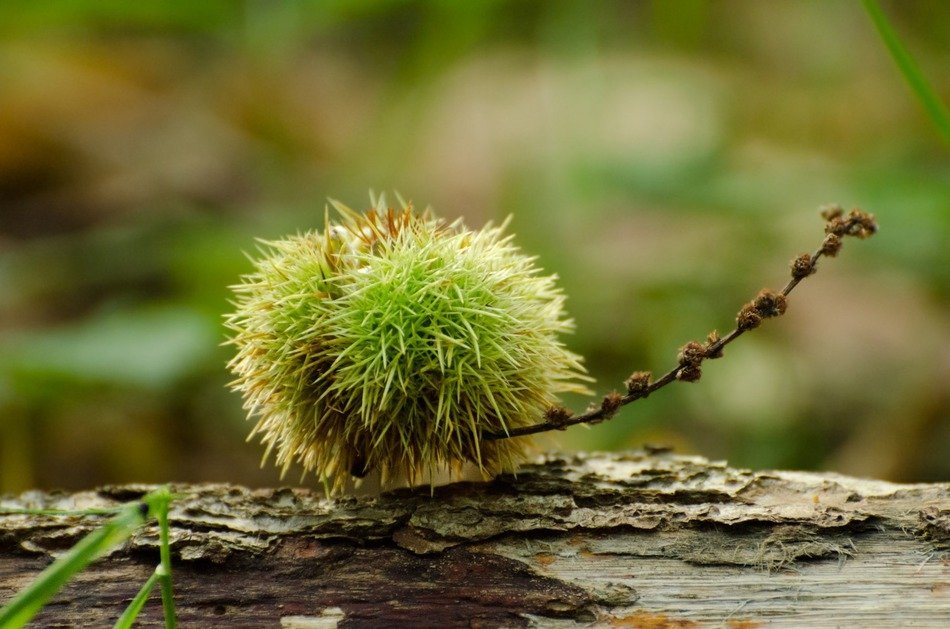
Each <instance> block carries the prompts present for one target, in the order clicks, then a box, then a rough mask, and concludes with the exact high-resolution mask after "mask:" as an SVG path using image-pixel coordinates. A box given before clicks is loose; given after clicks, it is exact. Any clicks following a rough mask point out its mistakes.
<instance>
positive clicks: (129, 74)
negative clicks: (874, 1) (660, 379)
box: [0, 0, 950, 491]
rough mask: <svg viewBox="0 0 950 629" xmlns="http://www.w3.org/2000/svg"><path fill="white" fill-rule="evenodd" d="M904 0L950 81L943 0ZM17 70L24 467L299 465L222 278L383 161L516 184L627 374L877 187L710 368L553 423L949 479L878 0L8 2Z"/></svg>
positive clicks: (579, 311) (1, 29)
mask: <svg viewBox="0 0 950 629" xmlns="http://www.w3.org/2000/svg"><path fill="white" fill-rule="evenodd" d="M884 9H885V11H886V12H887V15H888V16H890V18H891V19H892V21H893V24H894V26H895V28H896V30H897V31H898V32H899V34H900V35H901V36H902V37H903V38H904V41H905V43H906V45H907V46H908V48H909V49H910V50H911V52H912V53H913V54H914V56H915V57H916V59H917V61H918V63H919V64H920V65H921V69H922V70H923V72H924V73H925V74H926V75H927V76H928V77H929V78H930V80H931V81H932V82H933V84H934V87H935V88H936V90H937V92H938V94H939V95H940V96H941V97H942V98H943V99H944V101H945V102H947V101H950V75H948V74H947V72H946V68H948V67H950V8H948V6H947V4H946V3H944V2H941V1H940V0H931V1H923V0H921V1H916V2H911V3H904V2H890V3H885V4H884ZM0 77H2V80H0V490H6V491H12V490H19V489H22V488H25V487H28V486H34V485H38V486H44V487H52V486H66V487H80V486H89V485H93V484H97V483H103V482H117V481H135V480H140V481H153V482H166V481H176V480H227V481H234V482H244V483H251V484H273V483H275V482H277V478H276V476H275V473H274V472H273V471H272V470H270V469H266V470H259V469H258V466H257V463H258V459H259V456H260V450H259V447H258V446H257V445H254V444H246V443H244V436H245V434H246V432H247V431H248V429H249V428H250V425H249V424H248V423H246V422H245V421H244V419H243V414H242V412H241V410H240V400H239V399H238V398H237V396H235V395H233V394H231V393H228V392H227V391H226V389H225V387H224V384H225V382H226V381H227V377H228V376H227V374H226V373H225V370H224V363H225V361H226V360H227V358H228V356H229V350H228V349H227V348H222V347H219V346H218V344H219V343H220V342H221V341H222V340H223V338H224V332H223V328H222V325H221V314H222V313H223V312H225V311H227V310H228V309H229V308H230V306H229V305H228V303H227V299H228V290H227V288H226V287H227V286H228V285H229V284H232V283H235V282H236V280H237V278H238V276H239V275H240V274H241V273H245V272H247V271H249V270H250V263H249V262H248V261H247V260H246V259H245V258H244V257H243V256H242V255H241V251H242V250H252V249H253V248H254V246H255V245H254V240H253V239H254V237H263V238H276V237H279V236H281V235H284V234H286V233H293V232H296V231H298V230H304V229H308V228H310V227H313V226H318V225H320V224H321V222H322V217H323V207H324V201H323V199H324V198H325V197H326V196H333V197H336V198H339V199H342V200H343V201H345V202H347V203H349V204H350V205H353V206H359V205H360V204H361V203H364V201H365V203H368V197H367V190H368V189H369V188H374V189H376V190H391V189H397V190H399V191H400V192H401V193H402V194H403V195H404V196H407V197H409V198H412V199H413V200H415V201H416V202H417V203H418V204H422V205H425V204H430V203H431V204H432V205H433V206H434V207H435V208H436V210H437V211H438V212H439V213H440V214H442V215H444V216H447V217H449V218H454V217H456V216H464V217H465V220H466V221H467V222H468V223H469V224H470V225H472V226H481V225H482V224H483V223H484V222H485V221H487V220H489V219H495V220H499V219H503V218H504V217H505V216H507V215H508V214H513V215H514V221H513V224H512V229H513V231H514V232H516V233H517V234H518V242H519V243H520V244H521V245H522V247H523V248H524V249H525V250H527V251H528V252H531V253H533V254H537V255H539V256H540V263H541V265H542V266H543V267H544V268H546V269H548V270H551V271H554V272H557V273H558V274H559V275H560V276H561V277H562V281H563V286H564V288H565V291H566V292H567V294H568V295H569V296H570V298H569V301H568V309H569V311H570V312H571V313H572V315H573V316H574V317H575V319H576V322H577V328H578V331H577V333H576V334H575V335H574V336H573V337H572V338H571V339H570V341H569V344H570V346H571V347H572V349H574V350H575V351H577V352H579V353H580V354H583V355H584V356H586V357H587V363H588V365H589V368H590V371H591V373H592V375H594V376H595V377H596V378H597V381H598V383H599V384H598V385H597V386H598V387H599V389H600V390H601V391H602V392H605V391H607V390H610V389H612V388H615V387H619V386H621V385H620V382H621V381H622V380H623V379H624V378H625V377H626V376H627V375H628V374H629V372H630V371H633V370H634V369H653V370H656V371H663V370H665V369H667V368H668V367H670V366H671V365H672V363H673V361H674V360H675V350H676V348H677V347H678V346H680V345H681V344H683V343H684V342H686V341H688V340H691V339H701V338H703V337H704V336H705V334H706V332H708V331H709V330H710V329H711V328H713V327H717V328H719V329H720V330H726V329H728V328H729V327H731V324H732V316H733V314H734V312H735V311H736V309H737V308H738V306H739V305H740V304H741V303H743V302H744V301H746V300H747V299H748V298H750V297H751V296H752V295H753V294H754V293H755V292H756V291H757V290H758V289H759V288H760V287H762V286H763V285H770V286H772V287H776V288H777V287H780V286H781V284H782V283H783V282H784V280H785V277H786V271H785V269H786V265H787V263H788V261H789V260H790V259H791V258H792V257H793V256H794V255H795V254H798V253H800V252H802V251H805V250H807V249H810V248H812V247H813V246H814V245H816V244H817V242H818V239H819V238H820V225H821V221H820V219H819V218H818V217H817V214H816V211H815V210H816V208H817V207H818V206H819V205H821V204H823V203H826V202H831V201H838V202H841V203H843V204H845V205H847V206H850V205H860V206H861V207H863V208H864V209H867V210H869V211H871V212H874V213H875V214H876V215H877V217H878V219H879V221H880V223H881V225H882V233H881V234H880V235H879V236H878V237H877V238H875V239H874V240H872V241H870V242H867V243H849V245H850V246H848V247H846V249H845V251H844V252H843V255H842V257H841V258H840V259H838V260H835V261H825V262H824V263H823V264H822V268H821V271H820V272H819V274H818V275H817V276H815V277H814V278H812V279H809V280H808V282H807V283H806V284H805V285H804V286H803V287H802V288H801V289H800V290H799V291H797V292H796V294H795V295H794V297H793V299H792V300H791V304H790V311H789V314H788V315H786V316H785V317H783V318H782V319H781V320H780V321H776V322H773V323H772V324H771V325H768V326H766V327H764V328H763V329H762V330H757V331H756V332H755V333H754V334H750V335H749V336H748V338H743V339H742V341H741V342H740V343H737V344H736V345H735V346H733V347H730V349H729V350H728V352H727V354H726V359H724V360H722V361H717V362H716V363H713V364H710V365H709V366H708V368H707V369H706V370H705V374H704V377H703V380H702V381H701V382H700V383H699V384H696V385H677V386H674V387H670V388H669V389H666V390H664V391H662V392H660V393H658V394H657V395H655V396H652V397H651V398H650V399H649V400H646V401H642V402H638V403H637V404H635V405H634V406H632V407H630V408H628V409H626V410H624V411H623V412H622V413H621V415H620V416H619V417H618V418H616V419H615V420H613V421H612V422H609V423H607V424H603V425H600V426H597V427H595V428H592V429H585V428H576V429H572V430H570V431H567V432H565V433H558V434H557V435H555V436H554V437H552V438H550V439H546V440H544V446H546V447H557V448H562V449H575V448H576V449H589V448H625V447H637V446H639V445H642V444H643V443H645V442H650V443H669V444H673V445H674V446H675V447H677V448H678V449H679V450H680V451H687V452H697V453H702V454H704V455H707V456H710V457H724V458H728V459H729V460H730V461H731V462H732V463H733V464H736V465H740V466H741V465H746V466H755V467H799V468H818V469H835V470H837V471H841V472H846V473H853V474H865V475H874V476H880V477H885V478H892V479H899V480H934V479H946V478H947V477H948V475H950V462H948V458H947V457H946V452H947V451H948V450H950V421H948V408H950V391H948V387H947V384H946V383H947V382H948V381H950V361H948V354H947V348H948V347H950V332H948V330H950V326H948V309H947V298H948V294H950V253H948V247H947V242H948V238H947V237H948V235H950V161H948V156H947V151H946V147H945V145H943V144H942V143H941V140H940V138H939V135H938V134H937V133H936V132H935V131H934V129H933V128H932V127H931V124H930V121H929V120H928V119H927V117H926V114H925V113H924V112H923V110H922V109H921V107H920V106H919V104H918V103H917V102H916V101H915V100H914V96H913V94H912V93H911V92H910V91H909V90H908V89H907V87H906V86H905V85H904V83H903V81H902V78H901V77H900V75H899V74H898V72H897V71H896V69H895V67H894V66H893V64H892V62H891V60H890V59H889V58H888V55H887V51H886V50H885V48H884V47H883V46H882V45H881V43H880V41H879V40H878V38H877V35H876V33H875V31H874V28H873V26H872V25H871V24H870V22H869V20H868V19H867V17H866V16H865V15H864V13H863V11H862V9H861V6H860V5H859V4H858V3H855V2H850V1H847V0H830V1H826V2H821V3H816V2H805V1H793V0H789V1H784V2H769V3H761V2H743V1H722V2H708V1H704V0H679V1H675V2H669V1H665V0H655V1H653V2H621V1H619V0H618V1H615V2H599V3H587V2H580V1H573V0H572V1H567V0H563V1H545V2H541V1H520V2H501V1H471V2H418V1H416V2H410V1H397V0H389V1H382V0H377V1H370V0H364V1H355V0H353V1H349V2H343V1H335V2H265V1H262V0H257V1H251V0H248V1H246V2H243V3H233V2H196V3H185V2H181V3H127V2H120V1H118V0H110V1H103V2H92V1H81V2H77V1H68V2H67V1H64V0H60V1H55V2H43V3H25V2H10V3H2V4H0ZM567 401H568V402H572V403H574V405H575V406H582V405H583V404H584V402H583V401H582V400H567ZM288 480H293V479H292V478H291V479H288Z"/></svg>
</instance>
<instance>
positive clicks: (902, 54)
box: [862, 0, 950, 142]
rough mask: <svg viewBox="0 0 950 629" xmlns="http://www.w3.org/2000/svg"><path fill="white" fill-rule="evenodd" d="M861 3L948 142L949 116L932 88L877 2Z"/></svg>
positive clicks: (864, 1)
mask: <svg viewBox="0 0 950 629" xmlns="http://www.w3.org/2000/svg"><path fill="white" fill-rule="evenodd" d="M862 2H863V4H864V10H865V11H867V13H868V16H870V18H871V21H872V22H874V26H875V27H876V28H877V32H878V33H879V34H880V35H881V39H883V40H884V45H885V46H887V49H888V50H889V51H890V53H891V56H892V57H893V58H894V62H895V63H897V67H898V68H900V71H901V73H902V74H903V75H904V78H905V79H906V80H907V82H908V83H909V84H910V87H911V89H912V90H914V93H915V94H916V95H917V99H918V100H919V101H920V102H921V104H922V105H923V106H924V109H926V110H927V113H928V114H929V115H930V119H931V120H933V122H934V124H935V125H937V128H938V129H939V130H940V133H941V135H943V139H944V140H946V141H947V142H950V115H948V114H947V109H946V107H944V105H943V103H942V102H940V98H938V97H937V94H936V93H935V92H934V91H933V88H931V87H930V84H929V83H928V82H927V79H926V78H925V77H924V74H923V72H921V71H920V68H919V67H918V66H917V64H916V63H915V62H914V59H913V57H911V56H910V53H909V52H908V51H907V49H906V48H904V45H903V44H902V43H901V40H900V38H899V37H898V36H897V33H896V32H895V31H894V29H893V28H892V27H891V24H890V22H888V20H887V16H885V15H884V11H882V10H881V6H880V5H879V4H878V3H877V0H862Z"/></svg>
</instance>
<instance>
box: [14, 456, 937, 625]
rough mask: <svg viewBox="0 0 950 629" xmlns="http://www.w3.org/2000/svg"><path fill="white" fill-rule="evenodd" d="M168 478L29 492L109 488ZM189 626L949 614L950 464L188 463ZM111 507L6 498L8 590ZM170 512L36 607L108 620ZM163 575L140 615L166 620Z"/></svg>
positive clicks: (893, 620)
mask: <svg viewBox="0 0 950 629" xmlns="http://www.w3.org/2000/svg"><path fill="white" fill-rule="evenodd" d="M151 489H153V487H150V486H143V485H126V486H116V487H104V488H101V489H99V490H96V491H90V492H82V493H75V494H57V493H51V494H47V493H38V492H29V493H26V494H23V495H21V496H20V497H18V498H8V499H5V500H3V501H2V503H0V507H4V508H24V507H26V508H57V509H89V508H98V507H110V506H115V505H116V504H119V503H121V502H125V501H130V500H135V499H136V498H138V497H140V496H141V495H143V494H144V493H146V492H147V491H149V490H151ZM172 490H173V492H174V493H175V494H176V498H175V500H174V502H173V503H172V512H171V521H172V531H171V540H172V550H173V556H174V573H173V575H174V583H175V599H176V604H177V609H178V616H179V621H180V623H181V624H182V625H183V626H195V627H209V626H227V627H240V626H250V627H260V626H271V627H276V626H282V627H298V628H304V627H337V626H339V627H365V626H372V627H393V626H413V627H454V626H464V627H469V626H472V627H497V626H505V627H517V626H540V627H561V626H563V627H572V626H578V625H593V626H624V627H702V626H727V627H759V626H769V627H783V626H788V627H802V626H809V627H817V626H858V625H863V626H866V627H880V626H915V627H923V626H928V627H929V626H933V627H950V561H948V551H950V484H948V483H942V484H920V485H897V484H892V483H886V482H881V481H874V480H860V479H855V478H848V477H844V476H840V475H836V474H813V473H799V472H772V471H766V472H751V471H748V470H738V469H733V468H730V467H727V466H726V465H725V464H723V463H717V462H709V461H707V460H705V459H702V458H699V457H686V456H673V455H670V454H668V453H664V452H657V451H651V452H639V453H625V454H590V455H559V456H551V457H548V458H547V459H546V460H544V461H542V462H539V463H537V464H533V465H527V466H525V467H523V468H522V470H521V471H520V472H519V473H518V475H517V476H516V477H515V476H511V475H506V476H502V477H499V478H497V479H495V480H493V481H491V482H484V483H456V484H453V485H448V486H445V487H439V488H436V489H435V490H434V492H432V491H430V489H429V488H428V487H426V488H422V489H415V490H398V491H394V492H390V493H387V494H384V495H382V496H381V497H378V498H346V499H339V500H333V501H329V500H325V499H323V497H322V494H321V493H320V492H317V491H308V490H303V489H262V490H250V489H246V488H243V487H235V486H230V485H175V486H173V487H172ZM101 522H102V517H98V516H97V517H92V516H82V517H78V516H35V515H29V516H27V515H11V514H6V515H3V514H0V602H2V601H6V600H8V599H9V598H10V597H11V596H12V595H13V593H14V592H16V591H18V590H19V589H20V588H22V587H24V586H25V585H26V584H27V583H29V582H30V580H31V579H32V578H33V577H35V575H36V574H37V573H38V572H39V571H40V570H41V569H42V568H43V567H44V566H46V565H47V564H48V563H49V562H50V561H51V558H52V557H54V556H56V555H57V554H59V553H61V552H62V551H64V550H65V549H67V548H69V547H70V546H71V545H72V544H74V543H75V542H76V541H77V540H78V539H79V538H80V537H81V536H82V535H84V534H86V533H87V532H89V531H90V530H92V529H93V528H95V527H96V526H97V525H98V524H100V523H101ZM157 540H158V536H157V529H156V528H155V526H154V525H151V526H146V527H144V528H143V529H141V530H140V531H139V532H138V533H137V534H135V535H134V537H133V538H132V539H131V540H129V542H128V543H127V544H125V545H124V546H122V547H120V548H118V549H117V550H116V551H114V552H113V553H111V554H110V555H109V556H107V557H105V558H103V559H100V560H99V561H98V562H96V563H95V564H93V565H92V566H90V567H89V568H87V569H86V570H85V571H83V572H82V573H80V575H79V576H78V577H77V578H76V579H74V580H73V581H72V582H71V583H69V584H68V585H67V586H66V587H65V588H64V590H63V591H61V592H60V594H59V595H58V596H57V597H56V598H55V599H54V600H53V601H52V603H51V604H50V605H48V606H47V607H46V608H45V609H44V610H43V611H42V612H41V615H40V616H39V617H38V618H37V620H36V625H37V626H43V627H48V626H49V627H53V626H77V625H80V626H81V625H88V626H109V625H111V624H112V623H113V622H115V620H116V619H117V618H118V616H119V615H120V614H121V612H122V610H123V609H124V607H125V605H126V604H127V603H128V601H129V600H131V598H132V597H133V596H134V595H135V593H136V591H137V590H138V588H139V587H140V586H141V584H142V583H143V582H144V581H145V580H146V579H147V578H148V576H149V574H150V573H151V572H152V571H153V569H154V567H155V565H156V564H157V563H158V550H157ZM161 614H162V611H161V604H160V601H159V596H158V593H157V592H156V593H154V594H153V596H152V598H151V599H150V601H149V603H148V604H147V605H146V608H145V610H144V612H143V615H142V616H140V620H141V622H140V626H157V625H160V624H161V622H162V621H161V618H162V616H161Z"/></svg>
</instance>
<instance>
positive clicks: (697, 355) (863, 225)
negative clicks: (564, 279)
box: [482, 206, 877, 440]
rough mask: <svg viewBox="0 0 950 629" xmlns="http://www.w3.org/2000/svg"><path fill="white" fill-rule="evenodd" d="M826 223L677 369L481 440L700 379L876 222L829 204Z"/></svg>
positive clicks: (551, 424) (605, 414)
mask: <svg viewBox="0 0 950 629" xmlns="http://www.w3.org/2000/svg"><path fill="white" fill-rule="evenodd" d="M821 214H822V217H823V218H824V219H825V220H826V221H827V223H826V224H825V234H826V235H825V238H824V240H823V241H822V243H821V246H820V247H818V249H816V250H815V251H814V252H813V253H811V254H808V253H803V254H802V255H800V256H798V257H797V258H795V259H794V260H792V264H791V268H792V279H790V280H789V281H788V283H787V284H786V285H785V288H783V289H782V290H781V292H779V293H775V292H773V291H771V290H768V289H763V290H761V291H759V294H758V295H757V296H756V297H755V299H753V300H752V301H750V302H749V303H747V304H746V305H745V306H743V307H742V309H741V310H739V313H738V315H737V316H736V327H735V329H733V330H732V331H731V332H729V333H728V334H726V335H725V336H723V337H720V336H719V334H718V333H717V332H715V331H713V332H711V333H710V334H709V336H708V337H707V339H706V343H705V344H702V343H698V342H696V341H692V342H690V343H687V344H686V345H684V346H683V347H682V348H680V352H679V356H678V358H679V360H678V364H677V366H676V367H674V368H672V369H670V370H669V371H667V372H666V373H665V374H663V375H662V376H660V377H659V378H658V379H657V380H653V379H652V376H651V374H650V373H649V372H645V371H638V372H635V373H633V374H632V375H631V376H630V378H628V379H627V381H626V383H625V384H626V386H627V393H626V394H625V395H621V394H619V393H616V392H614V393H610V394H608V395H606V396H605V397H604V399H603V401H602V402H601V403H600V404H599V405H594V404H592V405H591V406H590V407H589V408H588V409H587V410H586V411H585V412H584V413H581V414H579V415H575V414H574V413H573V412H572V411H570V410H569V409H566V408H564V407H562V406H554V407H552V408H551V409H549V410H548V412H547V413H546V414H545V416H544V420H543V421H540V422H538V423H537V424H532V425H530V426H521V427H519V428H512V429H510V430H508V431H499V432H484V433H482V439H485V440H497V439H508V438H511V437H523V436H525V435H533V434H537V433H539V432H547V431H549V430H564V429H565V428H568V427H569V426H576V425H577V424H597V423H600V422H603V421H606V420H608V419H610V418H612V417H613V416H614V415H616V414H617V411H618V410H620V408H622V407H624V406H626V405H627V404H630V403H631V402H634V401H636V400H639V399H641V398H645V397H647V396H648V395H650V394H651V393H653V392H654V391H657V390H659V389H662V388H663V387H665V386H666V385H668V384H670V383H671V382H673V381H675V380H684V381H686V382H695V381H696V380H699V378H700V375H701V374H702V371H701V367H700V365H701V363H702V361H703V360H704V359H707V358H708V359H714V358H720V357H721V356H722V350H723V348H725V347H726V345H729V344H730V343H732V342H733V341H735V340H736V339H737V338H739V337H740V336H742V335H743V334H744V333H745V332H747V331H749V330H752V329H754V328H756V327H758V326H759V325H760V324H761V323H762V321H763V320H765V319H768V318H772V317H777V316H781V315H782V314H784V313H785V308H786V298H787V297H788V295H789V293H791V292H792V290H794V289H795V287H796V286H798V284H799V283H800V282H801V281H802V280H803V279H805V278H806V277H808V276H809V275H812V274H813V273H815V271H816V270H817V266H816V265H817V263H818V260H819V259H820V258H821V257H822V256H826V257H834V256H836V255H837V254H838V251H840V250H841V244H842V242H841V239H842V237H844V236H855V237H858V238H868V237H870V236H872V235H874V233H875V232H877V223H875V221H874V216H873V215H871V214H866V213H864V212H862V211H861V210H857V209H855V210H852V211H851V212H850V213H848V215H847V216H845V214H844V211H843V210H842V209H841V207H840V206H829V207H827V208H824V209H823V210H822V212H821Z"/></svg>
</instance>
